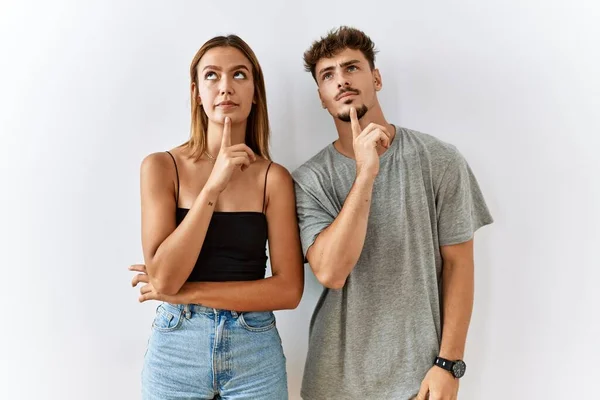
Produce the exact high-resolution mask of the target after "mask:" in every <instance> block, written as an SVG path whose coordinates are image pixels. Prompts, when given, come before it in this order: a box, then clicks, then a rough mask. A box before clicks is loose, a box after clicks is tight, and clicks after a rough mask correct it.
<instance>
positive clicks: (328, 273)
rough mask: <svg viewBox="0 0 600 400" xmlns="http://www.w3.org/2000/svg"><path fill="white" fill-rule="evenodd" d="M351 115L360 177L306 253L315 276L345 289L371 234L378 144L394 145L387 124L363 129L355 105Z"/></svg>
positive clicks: (330, 284)
mask: <svg viewBox="0 0 600 400" xmlns="http://www.w3.org/2000/svg"><path fill="white" fill-rule="evenodd" d="M350 118H351V123H352V135H353V147H354V156H355V158H356V178H355V180H354V184H353V185H352V188H351V189H350V192H349V193H348V196H347V197H346V200H345V201H344V206H343V207H342V210H341V211H340V213H339V214H338V216H337V217H336V218H335V220H334V221H333V222H332V223H331V225H329V226H328V227H327V228H325V229H324V230H323V231H322V232H321V233H320V234H319V235H318V236H317V239H316V240H315V242H314V244H313V245H312V246H311V247H310V248H309V249H308V251H307V253H306V259H307V260H308V263H309V264H310V266H311V268H312V270H313V272H314V274H315V276H316V277H317V279H318V280H319V282H321V284H322V285H323V286H325V287H327V288H329V289H341V288H342V287H343V286H344V284H345V283H346V279H347V278H348V275H350V272H352V269H353V268H354V266H355V265H356V263H357V262H358V258H359V257H360V253H361V252H362V249H363V245H364V243H365V236H366V233H367V224H368V222H369V210H370V208H371V198H372V195H373V184H374V182H375V178H376V177H377V174H378V173H379V154H378V153H377V146H378V145H379V144H381V145H382V146H383V147H384V148H388V147H389V145H390V137H389V133H388V132H387V130H386V129H385V128H384V127H383V126H381V125H376V124H369V126H367V127H366V128H365V129H364V130H362V131H361V127H360V125H359V122H358V119H357V116H356V110H355V109H354V108H352V109H351V110H350Z"/></svg>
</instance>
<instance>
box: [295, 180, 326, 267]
mask: <svg viewBox="0 0 600 400" xmlns="http://www.w3.org/2000/svg"><path fill="white" fill-rule="evenodd" d="M294 188H295V191H296V209H297V213H298V225H299V227H300V240H301V241H302V252H303V254H304V262H307V260H306V254H307V253H308V249H309V248H310V246H312V245H313V244H314V243H315V240H317V236H319V233H321V232H322V231H323V230H324V229H325V228H327V227H328V226H329V225H330V224H331V223H332V222H333V221H334V220H335V216H334V215H332V213H331V212H330V211H328V210H327V207H326V205H325V204H323V199H319V198H318V197H317V196H316V194H315V191H314V190H311V188H310V187H308V186H307V185H304V184H300V183H298V182H297V181H296V183H295V184H294Z"/></svg>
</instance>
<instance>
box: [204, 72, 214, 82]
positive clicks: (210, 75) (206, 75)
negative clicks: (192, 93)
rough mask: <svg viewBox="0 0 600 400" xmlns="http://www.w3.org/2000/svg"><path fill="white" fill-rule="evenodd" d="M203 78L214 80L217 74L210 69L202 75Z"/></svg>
mask: <svg viewBox="0 0 600 400" xmlns="http://www.w3.org/2000/svg"><path fill="white" fill-rule="evenodd" d="M204 79H206V80H215V79H217V74H215V73H214V72H212V71H211V72H207V73H206V74H205V75H204Z"/></svg>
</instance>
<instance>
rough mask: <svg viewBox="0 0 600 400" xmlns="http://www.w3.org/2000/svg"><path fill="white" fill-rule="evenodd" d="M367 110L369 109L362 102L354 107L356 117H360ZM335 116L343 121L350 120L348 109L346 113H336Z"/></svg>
mask: <svg viewBox="0 0 600 400" xmlns="http://www.w3.org/2000/svg"><path fill="white" fill-rule="evenodd" d="M367 111H369V109H368V108H367V106H365V105H364V104H363V105H362V106H360V107H358V108H357V109H356V118H357V119H361V118H362V117H363V116H364V115H365V114H366V113H367ZM337 117H338V118H339V119H340V120H342V121H344V122H350V111H348V112H347V113H343V114H338V115H337Z"/></svg>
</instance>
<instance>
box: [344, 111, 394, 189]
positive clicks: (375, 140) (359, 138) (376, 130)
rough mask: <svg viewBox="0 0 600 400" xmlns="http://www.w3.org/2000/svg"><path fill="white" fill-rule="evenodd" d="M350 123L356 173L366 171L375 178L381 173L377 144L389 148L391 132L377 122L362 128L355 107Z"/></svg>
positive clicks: (351, 112)
mask: <svg viewBox="0 0 600 400" xmlns="http://www.w3.org/2000/svg"><path fill="white" fill-rule="evenodd" d="M350 123H351V125H352V138H353V148H354V158H355V159H356V173H357V175H359V174H361V173H365V174H368V175H369V176H370V177H372V178H374V177H376V176H377V174H378V173H379V154H378V153H377V146H379V145H381V146H382V147H384V148H386V149H387V148H388V147H389V146H390V134H389V133H388V131H387V130H386V129H385V128H384V127H383V126H381V125H378V124H375V123H370V124H369V125H368V126H367V127H366V128H365V129H361V127H360V124H359V122H358V118H357V115H356V109H355V108H354V107H352V108H351V109H350Z"/></svg>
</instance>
